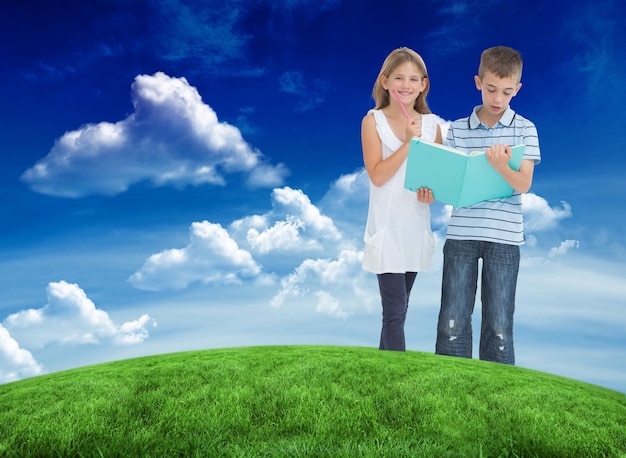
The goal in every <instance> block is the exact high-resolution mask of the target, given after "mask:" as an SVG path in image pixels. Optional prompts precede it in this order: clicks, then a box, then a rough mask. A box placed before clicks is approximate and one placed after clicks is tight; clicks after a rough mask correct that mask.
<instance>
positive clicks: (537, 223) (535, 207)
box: [522, 193, 572, 232]
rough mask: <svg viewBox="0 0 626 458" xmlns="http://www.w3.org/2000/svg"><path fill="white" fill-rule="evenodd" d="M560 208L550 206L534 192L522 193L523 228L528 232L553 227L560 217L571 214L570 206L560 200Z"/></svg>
mask: <svg viewBox="0 0 626 458" xmlns="http://www.w3.org/2000/svg"><path fill="white" fill-rule="evenodd" d="M561 205H562V208H555V207H550V204H548V202H547V201H546V200H545V199H544V198H543V197H539V196H538V195H536V194H532V193H528V194H524V195H522V206H523V207H524V228H525V230H526V231H529V232H538V231H545V230H548V229H554V227H556V225H557V224H558V223H559V221H561V220H562V219H565V218H569V217H571V216H572V207H571V206H570V205H569V204H568V203H567V202H561Z"/></svg>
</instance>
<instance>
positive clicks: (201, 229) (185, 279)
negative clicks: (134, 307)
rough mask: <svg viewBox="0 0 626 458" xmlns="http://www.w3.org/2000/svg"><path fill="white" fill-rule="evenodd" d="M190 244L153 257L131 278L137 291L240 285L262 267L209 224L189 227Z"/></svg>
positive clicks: (219, 227)
mask: <svg viewBox="0 0 626 458" xmlns="http://www.w3.org/2000/svg"><path fill="white" fill-rule="evenodd" d="M189 232H190V239H191V240H190V243H189V244H188V245H187V246H186V247H184V248H173V249H169V250H165V251H162V252H160V253H157V254H153V255H152V256H150V257H149V258H148V260H147V261H146V262H145V263H144V265H143V266H142V267H141V268H140V269H139V270H138V271H137V272H135V273H134V274H133V275H132V276H131V277H130V278H129V281H130V283H131V284H132V285H133V286H135V287H136V288H139V289H145V290H152V291H160V290H165V289H183V288H186V287H187V286H189V285H190V284H192V283H195V282H200V283H207V284H208V283H240V282H241V280H242V278H243V277H256V276H258V275H259V274H260V273H261V267H260V266H259V265H258V264H257V263H256V261H255V260H254V259H253V258H252V255H251V254H250V252H248V251H246V250H244V249H242V248H239V246H238V244H237V242H236V241H235V240H233V239H232V238H231V237H230V235H229V234H228V232H227V231H226V229H224V228H223V227H222V226H221V225H220V224H213V223H210V222H208V221H202V222H194V223H192V224H191V228H190V230H189Z"/></svg>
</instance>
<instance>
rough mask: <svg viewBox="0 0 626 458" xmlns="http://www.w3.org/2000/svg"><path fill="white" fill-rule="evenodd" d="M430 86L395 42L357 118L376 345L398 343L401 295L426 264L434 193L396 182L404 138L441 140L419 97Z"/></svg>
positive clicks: (422, 69) (395, 346)
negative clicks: (379, 313) (376, 304)
mask: <svg viewBox="0 0 626 458" xmlns="http://www.w3.org/2000/svg"><path fill="white" fill-rule="evenodd" d="M429 89H430V82H429V80H428V72H427V71H426V65H425V64H424V61H423V59H422V58H421V57H420V56H419V54H417V53H416V52H415V51H413V50H411V49H408V48H399V49H396V50H394V51H392V52H391V54H389V55H388V56H387V58H386V59H385V61H384V62H383V66H382V68H381V70H380V73H379V75H378V78H377V79H376V83H375V84H374V89H373V91H372V96H373V98H374V101H375V102H376V106H375V108H374V109H373V110H370V111H369V112H368V114H367V115H366V116H365V117H364V118H363V121H362V124H361V142H362V145H363V161H364V163H365V168H366V170H367V174H368V176H369V179H370V200H369V210H368V215H367V225H366V228H365V252H364V256H363V269H365V270H367V271H369V272H373V273H375V274H376V275H377V278H378V286H379V289H380V297H381V302H382V307H383V321H382V331H381V334H380V346H379V348H380V349H381V350H398V351H404V350H405V349H406V346H405V340H404V322H405V319H406V313H407V308H408V304H409V295H410V293H411V288H412V287H413V282H414V281H415V277H416V275H417V273H418V272H419V271H422V270H426V269H428V268H429V267H430V263H431V258H432V254H433V251H434V246H435V241H434V237H433V234H432V231H431V228H430V207H429V204H431V203H432V202H433V201H434V199H433V195H432V192H431V191H430V190H428V189H420V190H419V191H418V192H417V196H416V195H415V193H413V192H411V191H409V190H407V189H405V188H404V174H405V169H406V158H407V155H408V152H409V143H410V141H411V138H412V137H422V138H423V139H425V140H430V141H436V142H438V143H442V132H441V128H440V126H439V124H443V123H445V121H444V120H443V119H442V118H440V117H439V116H437V115H435V114H432V113H431V112H430V109H429V108H428V104H427V103H426V95H427V94H428V90H429Z"/></svg>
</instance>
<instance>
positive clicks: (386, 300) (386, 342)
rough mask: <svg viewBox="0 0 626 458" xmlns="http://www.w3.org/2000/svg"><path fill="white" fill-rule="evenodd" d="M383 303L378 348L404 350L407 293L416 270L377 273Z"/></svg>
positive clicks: (407, 305) (409, 291)
mask: <svg viewBox="0 0 626 458" xmlns="http://www.w3.org/2000/svg"><path fill="white" fill-rule="evenodd" d="M376 276H377V277H378V288H379V290H380V299H381V302H382V305H383V326H382V330H381V331H380V345H379V347H378V348H379V349H380V350H396V351H405V350H406V344H405V341H404V322H405V321H406V312H407V309H408V307H409V295H410V294H411V288H413V283H414V282H415V277H416V276H417V272H406V273H403V274H395V273H387V274H377V275H376Z"/></svg>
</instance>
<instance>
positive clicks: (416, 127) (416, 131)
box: [404, 116, 422, 143]
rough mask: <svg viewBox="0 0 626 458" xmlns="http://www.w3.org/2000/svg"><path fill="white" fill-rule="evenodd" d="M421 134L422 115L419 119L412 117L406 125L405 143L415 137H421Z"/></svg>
mask: <svg viewBox="0 0 626 458" xmlns="http://www.w3.org/2000/svg"><path fill="white" fill-rule="evenodd" d="M421 136H422V117H421V116H420V117H419V119H418V120H417V121H416V120H414V119H411V120H408V119H407V120H406V127H405V136H404V139H405V140H404V141H405V143H408V142H409V141H411V139H412V138H413V137H418V138H419V137H421Z"/></svg>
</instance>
